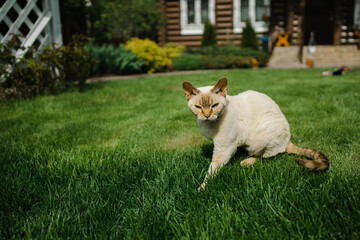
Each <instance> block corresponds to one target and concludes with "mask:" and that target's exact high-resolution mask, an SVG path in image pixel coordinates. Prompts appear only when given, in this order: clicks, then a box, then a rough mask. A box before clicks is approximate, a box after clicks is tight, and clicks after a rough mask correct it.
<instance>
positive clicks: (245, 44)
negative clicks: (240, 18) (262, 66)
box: [241, 20, 259, 50]
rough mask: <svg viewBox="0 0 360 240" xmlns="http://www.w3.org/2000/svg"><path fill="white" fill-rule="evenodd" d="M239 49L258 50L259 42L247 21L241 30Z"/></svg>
mask: <svg viewBox="0 0 360 240" xmlns="http://www.w3.org/2000/svg"><path fill="white" fill-rule="evenodd" d="M241 47H242V48H250V49H253V50H259V42H258V39H257V37H256V33H255V30H254V28H253V27H252V25H251V22H250V21H249V20H247V21H246V25H245V27H244V28H243V32H242V38H241Z"/></svg>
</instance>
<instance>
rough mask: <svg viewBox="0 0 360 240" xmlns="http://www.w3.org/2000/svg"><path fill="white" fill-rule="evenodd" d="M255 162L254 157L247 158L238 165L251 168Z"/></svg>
mask: <svg viewBox="0 0 360 240" xmlns="http://www.w3.org/2000/svg"><path fill="white" fill-rule="evenodd" d="M255 162H256V158H255V157H250V158H247V159H245V160H242V161H241V162H240V165H241V166H242V167H249V166H251V165H254V163H255Z"/></svg>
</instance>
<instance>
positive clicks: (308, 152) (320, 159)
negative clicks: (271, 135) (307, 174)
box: [286, 141, 330, 171]
mask: <svg viewBox="0 0 360 240" xmlns="http://www.w3.org/2000/svg"><path fill="white" fill-rule="evenodd" d="M286 152H287V153H293V154H297V155H302V156H305V157H308V158H311V159H313V160H305V159H301V158H295V161H296V162H297V164H299V165H301V166H304V167H306V168H308V169H310V170H315V171H324V170H326V169H328V168H329V166H330V163H329V160H328V159H327V157H326V156H325V155H324V154H323V153H321V152H319V151H317V150H314V149H309V148H300V147H297V146H295V145H294V144H293V143H292V142H291V141H289V143H288V145H287V147H286Z"/></svg>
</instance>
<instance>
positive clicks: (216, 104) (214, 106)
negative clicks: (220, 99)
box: [211, 103, 219, 108]
mask: <svg viewBox="0 0 360 240" xmlns="http://www.w3.org/2000/svg"><path fill="white" fill-rule="evenodd" d="M218 105H219V103H215V104H213V105H212V106H211V107H213V108H216V107H217V106H218Z"/></svg>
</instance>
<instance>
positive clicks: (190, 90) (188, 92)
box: [183, 81, 200, 101]
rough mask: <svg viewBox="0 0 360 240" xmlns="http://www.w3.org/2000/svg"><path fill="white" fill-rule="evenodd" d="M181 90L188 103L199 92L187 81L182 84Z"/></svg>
mask: <svg viewBox="0 0 360 240" xmlns="http://www.w3.org/2000/svg"><path fill="white" fill-rule="evenodd" d="M183 89H184V92H185V97H186V99H187V100H188V101H189V100H190V99H191V97H192V96H195V95H196V94H198V93H199V92H200V91H199V90H198V89H197V88H196V87H195V86H194V85H192V84H191V83H189V82H187V81H184V82H183Z"/></svg>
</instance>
